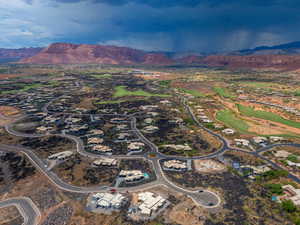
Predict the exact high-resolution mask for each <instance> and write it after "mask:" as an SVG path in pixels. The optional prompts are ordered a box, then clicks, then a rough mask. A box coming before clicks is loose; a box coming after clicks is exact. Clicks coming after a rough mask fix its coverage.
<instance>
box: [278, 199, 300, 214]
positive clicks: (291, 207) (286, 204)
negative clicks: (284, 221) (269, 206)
mask: <svg viewBox="0 0 300 225" xmlns="http://www.w3.org/2000/svg"><path fill="white" fill-rule="evenodd" d="M281 207H282V209H283V210H284V211H286V212H288V213H293V212H296V210H297V207H296V206H295V204H294V203H293V202H292V201H291V200H285V201H283V202H282V203H281Z"/></svg>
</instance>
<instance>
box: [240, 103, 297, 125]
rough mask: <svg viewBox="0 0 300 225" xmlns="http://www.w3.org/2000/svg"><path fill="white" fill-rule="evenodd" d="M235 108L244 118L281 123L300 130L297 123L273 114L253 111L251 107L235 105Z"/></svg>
mask: <svg viewBox="0 0 300 225" xmlns="http://www.w3.org/2000/svg"><path fill="white" fill-rule="evenodd" d="M237 107H238V109H239V111H240V112H241V114H243V115H245V116H249V117H255V118H260V119H264V120H269V121H273V122H277V123H282V124H284V125H287V126H290V127H295V128H300V123H299V122H295V121H292V120H287V119H284V118H283V117H281V116H280V115H277V114H275V113H272V112H267V111H262V110H255V109H253V108H252V107H248V106H244V105H240V104H237Z"/></svg>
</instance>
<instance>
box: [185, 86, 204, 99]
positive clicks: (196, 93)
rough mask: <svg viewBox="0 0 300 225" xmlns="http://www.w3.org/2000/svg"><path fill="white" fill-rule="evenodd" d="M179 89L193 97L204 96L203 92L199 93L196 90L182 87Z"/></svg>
mask: <svg viewBox="0 0 300 225" xmlns="http://www.w3.org/2000/svg"><path fill="white" fill-rule="evenodd" d="M180 91H182V92H184V93H187V94H190V95H193V96H194V97H205V95H204V94H203V93H201V92H200V91H196V90H192V89H184V88H181V89H180Z"/></svg>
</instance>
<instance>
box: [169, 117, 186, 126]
mask: <svg viewBox="0 0 300 225" xmlns="http://www.w3.org/2000/svg"><path fill="white" fill-rule="evenodd" d="M169 122H170V123H173V124H182V123H183V119H182V118H179V117H175V118H174V119H172V120H169Z"/></svg>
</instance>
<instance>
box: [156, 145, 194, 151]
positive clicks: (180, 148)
mask: <svg viewBox="0 0 300 225" xmlns="http://www.w3.org/2000/svg"><path fill="white" fill-rule="evenodd" d="M162 147H163V148H173V149H175V150H177V151H180V150H182V151H191V150H192V148H191V147H190V146H189V145H188V144H184V145H174V144H170V145H162Z"/></svg>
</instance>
